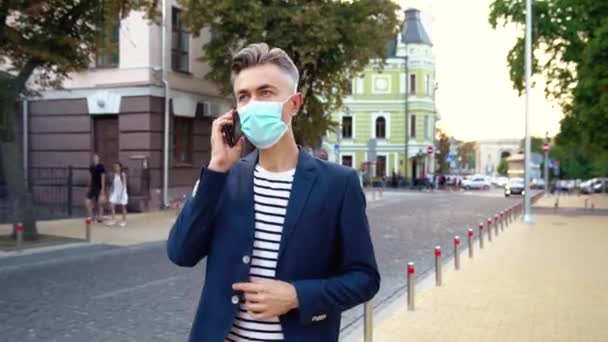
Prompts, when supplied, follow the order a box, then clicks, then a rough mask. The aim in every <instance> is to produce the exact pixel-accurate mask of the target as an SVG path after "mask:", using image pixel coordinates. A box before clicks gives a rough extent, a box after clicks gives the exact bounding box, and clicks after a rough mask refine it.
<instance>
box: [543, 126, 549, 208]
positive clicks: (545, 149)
mask: <svg viewBox="0 0 608 342" xmlns="http://www.w3.org/2000/svg"><path fill="white" fill-rule="evenodd" d="M543 152H544V153H545V162H544V163H543V164H544V176H545V187H544V191H545V196H547V195H548V194H549V191H548V190H547V189H549V132H547V133H545V144H544V145H543Z"/></svg>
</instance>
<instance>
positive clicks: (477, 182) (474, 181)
mask: <svg viewBox="0 0 608 342" xmlns="http://www.w3.org/2000/svg"><path fill="white" fill-rule="evenodd" d="M490 186H491V184H490V180H488V179H487V178H486V177H483V176H472V177H469V178H466V179H464V180H463V181H462V187H463V188H464V189H465V190H471V189H482V190H488V189H490Z"/></svg>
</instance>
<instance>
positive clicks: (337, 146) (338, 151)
mask: <svg viewBox="0 0 608 342" xmlns="http://www.w3.org/2000/svg"><path fill="white" fill-rule="evenodd" d="M334 151H336V153H340V145H339V144H334Z"/></svg>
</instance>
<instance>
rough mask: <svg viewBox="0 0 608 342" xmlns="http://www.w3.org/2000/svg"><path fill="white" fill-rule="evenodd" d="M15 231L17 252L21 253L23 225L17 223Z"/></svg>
mask: <svg viewBox="0 0 608 342" xmlns="http://www.w3.org/2000/svg"><path fill="white" fill-rule="evenodd" d="M16 228H17V229H16V231H17V247H16V249H17V252H21V248H22V247H23V223H21V222H19V223H17V227H16Z"/></svg>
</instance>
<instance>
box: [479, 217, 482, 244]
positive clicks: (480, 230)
mask: <svg viewBox="0 0 608 342" xmlns="http://www.w3.org/2000/svg"><path fill="white" fill-rule="evenodd" d="M479 249H483V222H479Z"/></svg>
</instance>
